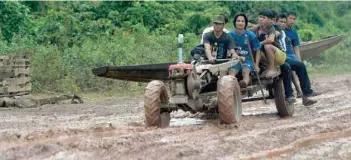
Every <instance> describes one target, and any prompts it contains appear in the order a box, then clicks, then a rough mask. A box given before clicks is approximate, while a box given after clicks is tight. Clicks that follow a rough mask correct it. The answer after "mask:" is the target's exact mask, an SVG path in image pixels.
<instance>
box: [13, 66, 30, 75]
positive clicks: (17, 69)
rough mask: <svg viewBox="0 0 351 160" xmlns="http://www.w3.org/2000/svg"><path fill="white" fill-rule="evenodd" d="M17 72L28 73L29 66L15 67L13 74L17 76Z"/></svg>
mask: <svg viewBox="0 0 351 160" xmlns="http://www.w3.org/2000/svg"><path fill="white" fill-rule="evenodd" d="M19 74H24V75H29V68H16V69H15V73H14V76H18V75H19Z"/></svg>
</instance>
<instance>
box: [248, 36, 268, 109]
mask: <svg viewBox="0 0 351 160" xmlns="http://www.w3.org/2000/svg"><path fill="white" fill-rule="evenodd" d="M245 38H246V41H247V45H248V46H249V52H250V56H251V59H252V62H253V65H254V72H255V74H256V76H257V80H258V84H259V86H260V90H261V94H262V96H263V101H264V103H265V104H267V101H266V98H265V96H264V93H263V88H262V84H261V80H260V76H259V75H258V73H257V71H256V70H255V68H256V63H255V61H254V58H253V55H252V54H253V53H252V49H251V45H250V41H249V38H248V36H247V34H245Z"/></svg>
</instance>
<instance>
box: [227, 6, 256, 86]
mask: <svg viewBox="0 0 351 160" xmlns="http://www.w3.org/2000/svg"><path fill="white" fill-rule="evenodd" d="M233 25H234V28H235V30H233V31H231V32H230V35H231V36H232V37H233V38H234V40H235V44H236V48H237V50H236V51H237V53H238V54H239V56H242V57H245V61H244V63H242V64H237V65H235V66H232V67H230V68H229V74H230V75H233V76H236V75H237V74H238V72H239V71H242V76H243V80H241V81H240V82H239V85H240V87H242V88H245V87H247V85H248V84H249V81H250V72H252V71H253V70H254V69H255V71H256V72H259V67H258V64H259V63H258V62H259V61H257V63H256V65H254V60H253V59H252V58H251V55H250V54H253V55H252V56H254V55H256V59H259V58H258V57H257V55H258V56H259V55H260V54H261V53H260V48H261V45H260V42H259V41H258V39H257V37H256V35H255V34H254V33H253V32H251V31H248V30H246V27H247V25H248V19H247V16H246V15H245V14H244V13H238V14H237V15H235V17H234V20H233ZM249 47H251V51H252V52H253V53H250V49H249ZM255 53H256V54H255Z"/></svg>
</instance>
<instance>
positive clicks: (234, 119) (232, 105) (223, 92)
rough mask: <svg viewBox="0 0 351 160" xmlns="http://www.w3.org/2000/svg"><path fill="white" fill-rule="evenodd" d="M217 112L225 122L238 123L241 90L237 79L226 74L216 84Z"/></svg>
mask: <svg viewBox="0 0 351 160" xmlns="http://www.w3.org/2000/svg"><path fill="white" fill-rule="evenodd" d="M217 95H218V112H219V116H220V118H221V120H222V122H224V123H225V124H239V123H240V118H241V114H242V108H241V92H240V86H239V83H238V81H237V79H236V78H235V77H234V76H231V75H227V76H224V77H223V78H221V79H220V81H219V84H218V90H217Z"/></svg>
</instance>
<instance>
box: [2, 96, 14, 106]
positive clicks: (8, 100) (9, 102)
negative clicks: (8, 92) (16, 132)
mask: <svg viewBox="0 0 351 160" xmlns="http://www.w3.org/2000/svg"><path fill="white" fill-rule="evenodd" d="M2 99H3V100H4V101H5V104H4V105H3V106H4V107H12V106H14V105H15V100H14V99H12V98H9V97H4V98H2Z"/></svg>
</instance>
